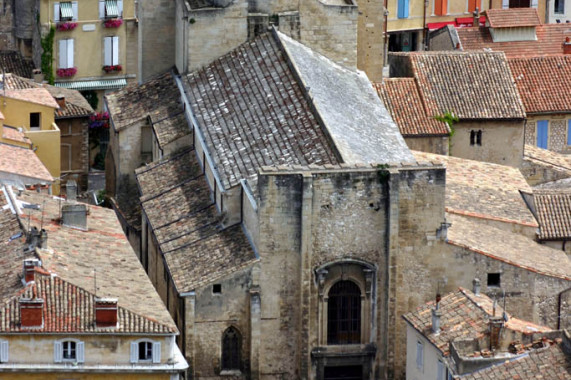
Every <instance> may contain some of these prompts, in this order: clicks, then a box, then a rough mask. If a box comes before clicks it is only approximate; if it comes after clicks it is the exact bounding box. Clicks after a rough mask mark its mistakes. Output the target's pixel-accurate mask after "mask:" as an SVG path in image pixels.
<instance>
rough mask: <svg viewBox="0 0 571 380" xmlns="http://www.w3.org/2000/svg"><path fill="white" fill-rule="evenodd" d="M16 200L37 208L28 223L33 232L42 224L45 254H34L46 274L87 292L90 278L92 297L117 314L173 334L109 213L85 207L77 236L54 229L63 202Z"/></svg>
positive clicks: (37, 197) (38, 197)
mask: <svg viewBox="0 0 571 380" xmlns="http://www.w3.org/2000/svg"><path fill="white" fill-rule="evenodd" d="M19 200H20V201H24V202H28V203H32V204H38V205H40V207H41V210H39V211H32V212H31V216H30V220H31V224H32V226H36V227H38V228H39V227H40V224H42V218H43V224H42V226H43V228H44V229H45V230H46V231H47V233H48V249H42V250H38V255H39V257H40V259H41V260H42V264H43V266H44V268H45V269H46V270H48V271H50V272H51V273H55V274H56V275H58V276H59V277H61V278H62V279H64V280H65V281H67V282H69V283H71V284H73V285H75V286H77V287H80V288H82V289H86V290H87V291H89V292H92V291H93V287H94V275H95V274H96V277H97V279H96V280H97V293H96V294H97V296H99V297H113V298H118V300H119V302H118V304H119V306H121V307H122V308H125V309H126V310H129V311H130V312H132V313H135V314H137V315H140V316H145V317H146V318H149V319H151V320H153V321H155V322H157V323H159V324H161V325H164V326H168V328H169V329H176V327H175V324H174V322H173V320H172V318H171V316H170V314H169V313H168V311H167V310H166V308H165V307H164V304H163V302H162V300H161V298H160V297H159V295H158V294H157V292H156V290H155V288H154V287H153V285H152V284H151V282H150V281H149V278H148V277H147V275H146V273H145V270H144V269H143V267H142V266H141V263H140V262H139V259H138V258H137V255H136V254H135V252H133V249H132V248H131V245H130V244H129V242H128V240H127V238H126V237H125V235H124V233H123V230H122V228H121V225H120V223H119V221H118V220H117V216H116V215H115V212H114V211H113V210H111V209H107V208H103V207H97V206H89V215H88V220H87V225H88V231H82V230H79V229H75V228H69V227H64V226H62V225H61V224H60V221H59V216H60V207H61V204H63V203H64V202H65V201H60V200H59V199H57V198H55V197H50V196H47V195H44V194H38V193H35V192H31V191H25V192H23V193H22V195H21V196H20V197H19ZM26 217H27V215H26ZM94 269H96V270H97V272H96V273H95V272H94Z"/></svg>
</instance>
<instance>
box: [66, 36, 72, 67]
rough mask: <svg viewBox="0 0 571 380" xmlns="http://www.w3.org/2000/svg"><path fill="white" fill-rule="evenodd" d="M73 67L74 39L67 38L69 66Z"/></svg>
mask: <svg viewBox="0 0 571 380" xmlns="http://www.w3.org/2000/svg"><path fill="white" fill-rule="evenodd" d="M70 67H73V40H67V68H68V69H69V68H70Z"/></svg>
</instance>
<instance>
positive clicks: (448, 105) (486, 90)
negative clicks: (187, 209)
mask: <svg viewBox="0 0 571 380" xmlns="http://www.w3.org/2000/svg"><path fill="white" fill-rule="evenodd" d="M391 55H395V56H401V57H405V59H407V60H408V61H409V62H410V63H411V65H412V71H413V75H414V78H415V79H416V81H417V84H418V89H419V91H420V94H421V97H422V99H423V100H424V104H425V106H426V112H427V114H428V115H429V116H436V115H442V114H444V113H445V112H453V113H454V114H455V115H457V116H458V117H459V118H460V119H523V118H525V112H524V109H523V104H522V102H521V100H520V97H519V94H518V92H517V88H516V86H515V84H514V82H513V78H512V75H511V72H510V68H509V65H508V63H507V60H506V57H505V55H504V54H503V53H501V52H498V53H487V52H464V53H462V52H449V51H447V52H415V53H391Z"/></svg>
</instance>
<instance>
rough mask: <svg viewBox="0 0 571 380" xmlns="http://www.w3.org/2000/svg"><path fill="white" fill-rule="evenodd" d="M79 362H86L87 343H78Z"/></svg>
mask: <svg viewBox="0 0 571 380" xmlns="http://www.w3.org/2000/svg"><path fill="white" fill-rule="evenodd" d="M76 349H77V362H78V363H84V362H85V344H84V343H83V342H78V343H77V348H76Z"/></svg>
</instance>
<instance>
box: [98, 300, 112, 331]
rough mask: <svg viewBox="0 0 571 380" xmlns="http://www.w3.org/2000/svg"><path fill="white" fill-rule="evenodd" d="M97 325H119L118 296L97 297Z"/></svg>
mask: <svg viewBox="0 0 571 380" xmlns="http://www.w3.org/2000/svg"><path fill="white" fill-rule="evenodd" d="M95 326H96V327H115V326H117V298H96V299H95Z"/></svg>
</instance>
